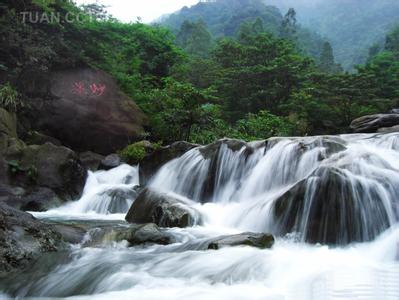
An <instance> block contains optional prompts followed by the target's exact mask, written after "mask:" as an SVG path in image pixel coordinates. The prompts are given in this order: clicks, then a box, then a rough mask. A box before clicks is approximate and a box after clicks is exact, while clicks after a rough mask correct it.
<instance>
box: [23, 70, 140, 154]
mask: <svg viewBox="0 0 399 300" xmlns="http://www.w3.org/2000/svg"><path fill="white" fill-rule="evenodd" d="M47 85H48V86H47V87H45V88H44V89H45V90H47V93H46V94H48V97H47V98H48V99H44V100H39V99H38V100H37V103H36V102H35V105H31V107H29V108H27V109H25V112H24V119H26V120H27V122H29V125H27V126H25V127H27V128H32V129H34V130H37V131H40V132H45V133H46V134H48V135H50V136H52V137H54V138H56V139H58V140H60V141H62V143H63V145H65V146H67V147H69V148H72V149H74V150H75V151H79V152H84V151H93V152H95V153H100V154H103V155H106V154H109V153H113V152H115V151H116V150H118V149H122V148H124V147H125V146H126V145H128V144H130V143H131V142H134V141H139V140H142V139H143V135H144V126H145V125H146V124H147V118H146V116H145V115H144V113H143V112H142V111H141V110H140V108H139V107H138V106H137V105H136V104H135V103H134V101H133V100H132V99H130V98H129V97H127V96H126V95H125V94H123V93H122V91H121V90H120V89H119V87H118V85H117V84H116V82H115V80H114V79H113V78H112V77H111V76H110V75H108V74H107V73H105V72H103V71H100V70H96V69H93V68H89V67H84V68H73V69H69V70H60V71H55V72H53V73H51V74H50V76H49V79H48V80H47ZM35 91H36V90H35Z"/></svg>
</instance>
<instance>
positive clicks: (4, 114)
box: [0, 108, 17, 155]
mask: <svg viewBox="0 0 399 300" xmlns="http://www.w3.org/2000/svg"><path fill="white" fill-rule="evenodd" d="M16 138H17V118H16V116H15V114H14V113H10V112H8V111H7V110H5V109H3V108H0V155H1V154H3V153H5V152H6V151H7V149H8V147H9V144H10V139H16Z"/></svg>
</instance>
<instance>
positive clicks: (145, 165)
mask: <svg viewBox="0 0 399 300" xmlns="http://www.w3.org/2000/svg"><path fill="white" fill-rule="evenodd" d="M198 146H199V145H196V144H191V143H187V142H176V143H173V144H172V145H170V146H166V147H161V148H159V149H156V150H155V151H154V152H152V153H151V154H149V155H147V156H146V157H144V159H143V160H142V161H141V162H140V184H141V185H145V184H146V183H147V182H148V181H149V180H150V179H151V177H152V176H154V175H155V174H156V173H157V171H158V170H159V169H160V168H161V167H162V166H163V165H164V164H166V163H167V162H169V161H171V160H173V159H175V158H178V157H180V156H182V155H183V154H184V153H186V152H187V151H190V150H191V149H193V148H196V147H198Z"/></svg>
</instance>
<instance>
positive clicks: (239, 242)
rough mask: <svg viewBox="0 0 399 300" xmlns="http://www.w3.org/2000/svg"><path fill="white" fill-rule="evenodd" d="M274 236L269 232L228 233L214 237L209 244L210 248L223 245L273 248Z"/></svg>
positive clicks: (215, 248)
mask: <svg viewBox="0 0 399 300" xmlns="http://www.w3.org/2000/svg"><path fill="white" fill-rule="evenodd" d="M273 244H274V237H273V236H272V235H271V234H267V233H252V232H245V233H241V234H236V235H226V236H221V237H218V238H216V239H213V240H212V241H210V242H209V244H208V249H213V250H218V249H220V248H223V247H232V246H251V247H257V248H260V249H266V248H271V247H272V246H273Z"/></svg>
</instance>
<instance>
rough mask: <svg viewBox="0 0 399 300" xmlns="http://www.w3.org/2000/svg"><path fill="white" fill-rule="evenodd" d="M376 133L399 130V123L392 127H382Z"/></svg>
mask: <svg viewBox="0 0 399 300" xmlns="http://www.w3.org/2000/svg"><path fill="white" fill-rule="evenodd" d="M398 114H399V113H398ZM377 132H378V133H394V132H399V125H396V126H392V127H383V128H380V129H378V130H377Z"/></svg>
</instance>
